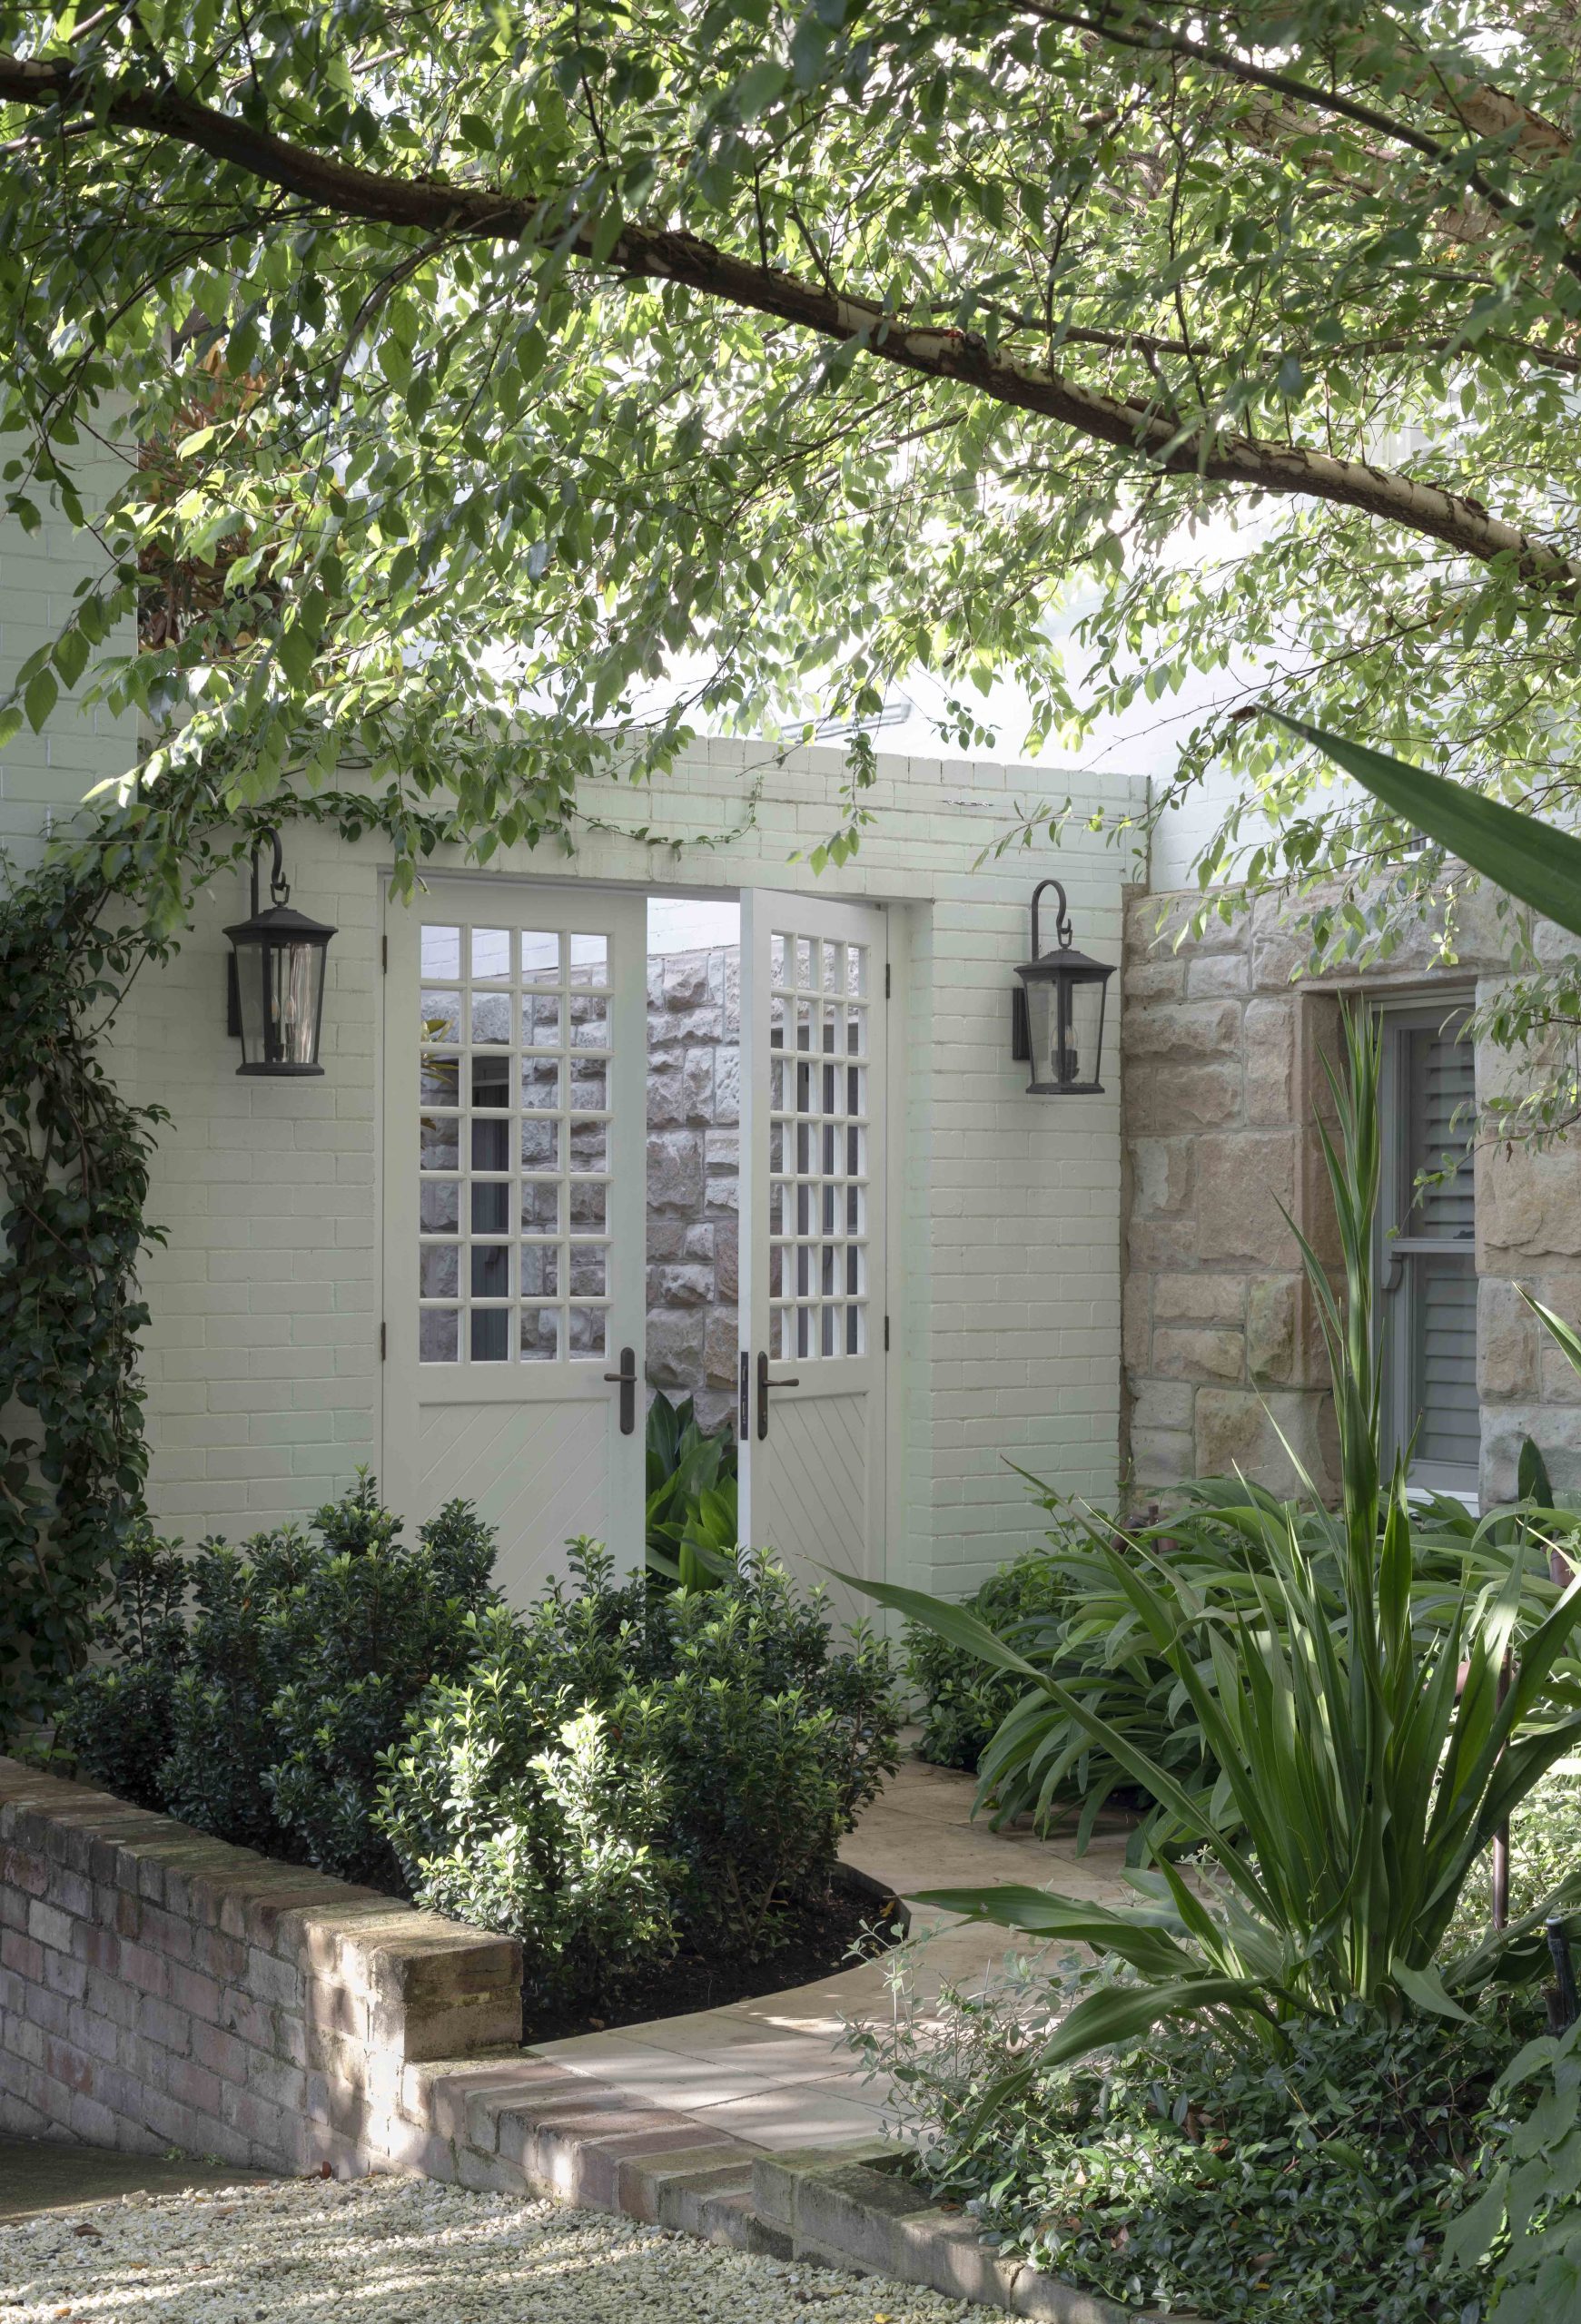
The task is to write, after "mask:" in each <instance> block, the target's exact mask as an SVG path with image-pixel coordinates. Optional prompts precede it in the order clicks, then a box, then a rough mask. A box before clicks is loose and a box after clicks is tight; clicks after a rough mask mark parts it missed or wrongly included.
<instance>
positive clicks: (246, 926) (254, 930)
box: [225, 904, 337, 944]
mask: <svg viewBox="0 0 1581 2324" xmlns="http://www.w3.org/2000/svg"><path fill="white" fill-rule="evenodd" d="M336 932H337V931H335V930H334V929H332V928H330V927H328V926H327V925H326V924H325V922H324V921H321V920H310V919H309V918H308V915H307V913H306V912H305V911H297V910H296V908H295V906H294V905H292V904H271V905H270V907H269V909H268V911H255V912H253V913H252V917H251V918H250V919H248V920H239V921H236V922H235V924H234V926H233V927H231V928H228V929H226V931H225V933H226V935H227V936H228V937H229V938H230V939H231V941H232V944H236V943H242V944H249V943H251V944H266V943H280V942H287V943H289V942H290V941H291V940H292V939H293V938H294V939H295V940H297V941H299V942H301V943H313V942H315V941H321V942H323V943H326V944H327V943H328V942H329V940H330V938H331V936H333V935H334V934H335V933H336Z"/></svg>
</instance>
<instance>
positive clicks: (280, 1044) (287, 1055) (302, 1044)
mask: <svg viewBox="0 0 1581 2324" xmlns="http://www.w3.org/2000/svg"><path fill="white" fill-rule="evenodd" d="M323 977H324V948H323V946H322V945H321V944H319V943H312V942H309V941H306V940H301V939H298V940H293V941H290V942H286V943H276V944H271V943H262V944H248V943H242V944H238V945H237V947H236V984H237V994H238V998H239V1000H240V1001H241V1004H242V1061H243V1063H244V1064H246V1065H252V1066H259V1065H274V1066H280V1065H284V1066H296V1067H298V1068H301V1067H311V1066H314V1065H316V1064H317V1062H318V1046H319V1006H320V1000H321V995H322V991H323Z"/></svg>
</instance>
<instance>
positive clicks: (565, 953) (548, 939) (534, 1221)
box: [411, 922, 613, 1365]
mask: <svg viewBox="0 0 1581 2324" xmlns="http://www.w3.org/2000/svg"><path fill="white" fill-rule="evenodd" d="M420 970H421V990H420V1000H419V1009H418V1022H417V1024H416V1025H415V1026H414V1027H412V1029H411V1031H412V1034H413V1036H414V1037H415V1039H416V1040H417V1042H418V1044H419V1047H420V1073H419V1093H418V1103H419V1109H420V1110H419V1118H418V1126H417V1147H418V1167H419V1175H420V1199H419V1206H418V1236H419V1251H418V1300H419V1309H420V1313H419V1324H418V1356H419V1361H420V1363H422V1364H466V1363H470V1364H489V1365H499V1364H544V1363H554V1362H558V1361H567V1360H568V1361H570V1362H573V1363H574V1362H577V1361H578V1360H580V1361H591V1360H592V1359H594V1358H595V1357H599V1358H601V1357H602V1356H603V1355H604V1354H605V1352H606V1347H607V1344H608V1323H607V1316H606V1309H607V1307H608V1296H609V1264H608V1241H607V1239H606V1235H605V1229H606V1226H607V1221H608V1216H609V1201H608V1195H609V1183H610V1170H611V1155H612V1142H611V1129H610V1126H611V1122H612V1119H613V1115H612V1111H611V1091H612V1082H611V1078H610V1063H611V1049H610V1042H611V1034H610V1025H611V1009H610V993H609V987H608V977H609V946H608V938H607V937H606V936H605V935H603V934H588V935H582V934H578V933H577V932H576V931H558V930H553V929H549V930H541V929H539V930H534V929H510V928H499V927H483V926H478V927H470V926H467V925H463V924H461V923H459V922H450V923H435V924H434V925H431V926H425V927H424V928H423V929H422V931H421V932H420ZM568 1234H569V1236H571V1237H573V1238H574V1239H571V1240H568V1239H567V1236H568ZM573 1302H574V1304H571V1303H573Z"/></svg>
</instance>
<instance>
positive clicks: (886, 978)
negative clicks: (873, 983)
mask: <svg viewBox="0 0 1581 2324" xmlns="http://www.w3.org/2000/svg"><path fill="white" fill-rule="evenodd" d="M884 999H885V1000H888V999H889V962H888V961H887V960H885V962H884Z"/></svg>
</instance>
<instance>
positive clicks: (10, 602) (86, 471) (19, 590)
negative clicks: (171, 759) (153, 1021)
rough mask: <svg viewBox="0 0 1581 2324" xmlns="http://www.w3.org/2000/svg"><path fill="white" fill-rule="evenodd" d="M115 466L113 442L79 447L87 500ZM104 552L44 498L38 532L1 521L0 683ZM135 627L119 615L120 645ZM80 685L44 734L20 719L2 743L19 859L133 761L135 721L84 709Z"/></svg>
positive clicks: (4, 808)
mask: <svg viewBox="0 0 1581 2324" xmlns="http://www.w3.org/2000/svg"><path fill="white" fill-rule="evenodd" d="M75 457H76V456H74V458H75ZM117 466H118V463H117V462H116V460H115V458H114V453H113V452H103V453H100V454H98V455H97V456H94V455H93V454H91V453H87V454H85V455H84V458H83V464H82V470H81V478H82V484H83V488H84V501H85V502H86V504H87V505H88V506H89V507H102V506H103V503H104V497H105V494H106V493H107V492H108V491H109V489H110V488H111V487H112V486H113V485H114V480H115V477H116V472H117ZM103 569H104V552H103V551H102V550H101V549H100V548H99V547H98V545H97V543H96V542H95V541H94V538H93V537H92V536H91V535H89V534H85V533H80V532H77V531H74V528H73V527H71V526H70V525H69V524H67V522H66V521H65V519H64V517H61V516H59V515H58V514H56V513H55V512H54V511H53V510H51V509H48V508H47V507H46V508H45V513H44V523H43V524H42V525H41V526H40V527H39V529H38V530H37V532H35V533H27V532H24V530H23V528H22V527H21V526H20V525H19V524H17V523H16V522H15V520H7V521H6V522H5V523H0V692H3V691H4V690H5V688H6V687H8V686H9V685H10V684H12V681H13V680H14V678H15V675H16V672H17V671H18V670H19V669H20V667H21V665H22V664H23V663H24V662H25V661H26V659H27V657H28V655H30V654H33V653H35V652H36V651H37V649H38V648H39V646H41V645H48V644H49V643H50V642H51V641H52V640H53V639H54V637H55V636H56V635H58V634H59V632H60V630H61V629H62V628H63V626H64V624H65V623H66V622H67V621H68V620H69V619H70V617H71V615H72V611H73V608H74V594H73V593H74V590H75V588H76V586H77V584H78V582H79V581H81V580H83V579H84V578H85V577H88V576H95V575H97V574H99V573H101V572H102V571H103ZM132 643H133V625H132V624H131V623H130V622H127V623H125V624H124V625H123V628H122V638H121V649H122V651H123V652H129V651H130V650H131V646H132ZM82 691H83V689H82V687H81V685H78V686H76V687H74V688H71V689H69V690H68V691H67V692H65V693H64V694H63V695H62V698H61V700H60V702H59V704H57V705H56V708H55V711H54V714H53V716H52V717H51V718H50V720H49V722H48V724H46V725H45V727H44V731H43V732H42V733H41V734H34V733H33V732H32V731H31V729H29V728H28V727H24V728H23V730H22V733H21V734H18V735H17V736H16V737H15V740H13V741H12V742H10V743H7V744H6V746H5V749H4V750H3V751H0V848H4V850H5V853H6V855H7V856H9V857H10V859H11V861H12V862H14V863H16V864H17V865H19V866H25V865H26V864H28V863H29V862H32V861H34V860H35V858H36V856H37V853H38V844H39V840H40V838H41V835H42V833H43V831H44V827H45V822H46V819H47V821H48V822H50V823H52V824H54V823H58V822H60V820H61V818H62V817H63V816H64V815H67V814H69V813H70V812H71V811H72V810H73V809H74V807H76V806H77V805H78V804H79V803H81V801H82V800H83V799H84V797H85V795H86V794H87V793H88V792H89V791H91V790H92V789H93V788H94V784H95V783H106V782H108V781H110V780H111V779H112V778H113V777H114V776H115V775H117V774H119V773H122V772H123V770H124V768H125V767H126V766H127V765H128V764H129V763H131V759H132V756H133V745H134V737H135V727H134V723H133V720H132V719H131V718H119V719H117V718H113V717H112V716H111V715H110V714H109V713H108V712H107V711H105V710H103V709H94V710H84V709H83V708H82V707H81V694H82ZM0 876H3V874H0Z"/></svg>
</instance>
